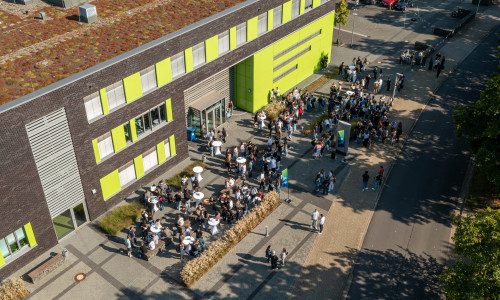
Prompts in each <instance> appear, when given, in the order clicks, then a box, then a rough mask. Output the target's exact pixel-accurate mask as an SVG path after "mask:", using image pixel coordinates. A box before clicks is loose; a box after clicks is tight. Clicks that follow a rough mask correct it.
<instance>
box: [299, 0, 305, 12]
mask: <svg viewBox="0 0 500 300" xmlns="http://www.w3.org/2000/svg"><path fill="white" fill-rule="evenodd" d="M305 10H306V0H300V8H299V14H303V13H304V11H305Z"/></svg>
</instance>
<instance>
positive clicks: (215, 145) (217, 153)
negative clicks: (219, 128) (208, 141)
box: [213, 141, 222, 155]
mask: <svg viewBox="0 0 500 300" xmlns="http://www.w3.org/2000/svg"><path fill="white" fill-rule="evenodd" d="M213 145H214V150H215V155H221V154H222V153H221V152H220V146H222V142H221V141H215V142H214V143H213Z"/></svg>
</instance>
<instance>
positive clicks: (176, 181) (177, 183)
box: [167, 161, 207, 189]
mask: <svg viewBox="0 0 500 300" xmlns="http://www.w3.org/2000/svg"><path fill="white" fill-rule="evenodd" d="M197 166H200V167H202V168H203V169H206V168H207V165H206V164H204V163H203V162H201V161H195V162H194V163H192V164H190V165H189V166H187V167H186V168H185V169H184V170H183V171H182V172H180V173H179V174H176V175H174V176H172V177H170V178H169V179H167V183H168V185H170V186H171V187H173V188H178V189H180V188H181V185H182V181H181V178H182V177H183V176H184V174H186V176H187V177H191V176H193V175H194V172H193V168H194V167H197Z"/></svg>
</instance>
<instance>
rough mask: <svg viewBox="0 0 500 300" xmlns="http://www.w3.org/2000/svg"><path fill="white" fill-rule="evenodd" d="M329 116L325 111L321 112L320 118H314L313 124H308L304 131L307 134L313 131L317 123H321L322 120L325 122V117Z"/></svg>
mask: <svg viewBox="0 0 500 300" xmlns="http://www.w3.org/2000/svg"><path fill="white" fill-rule="evenodd" d="M327 118H328V113H323V114H321V115H320V116H319V117H318V118H316V120H314V121H313V122H312V123H311V124H309V125H307V126H306V127H305V128H304V130H303V133H304V134H305V135H309V134H311V133H312V132H313V129H314V126H315V125H316V124H319V123H320V122H323V120H324V119H327Z"/></svg>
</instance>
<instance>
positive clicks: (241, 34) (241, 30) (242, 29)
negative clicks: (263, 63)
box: [236, 22, 247, 46]
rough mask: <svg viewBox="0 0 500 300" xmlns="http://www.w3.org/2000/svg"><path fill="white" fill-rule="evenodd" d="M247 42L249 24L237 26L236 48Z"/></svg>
mask: <svg viewBox="0 0 500 300" xmlns="http://www.w3.org/2000/svg"><path fill="white" fill-rule="evenodd" d="M246 41H247V23H246V22H245V23H241V24H240V25H237V26H236V46H239V45H241V44H243V43H245V42H246Z"/></svg>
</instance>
